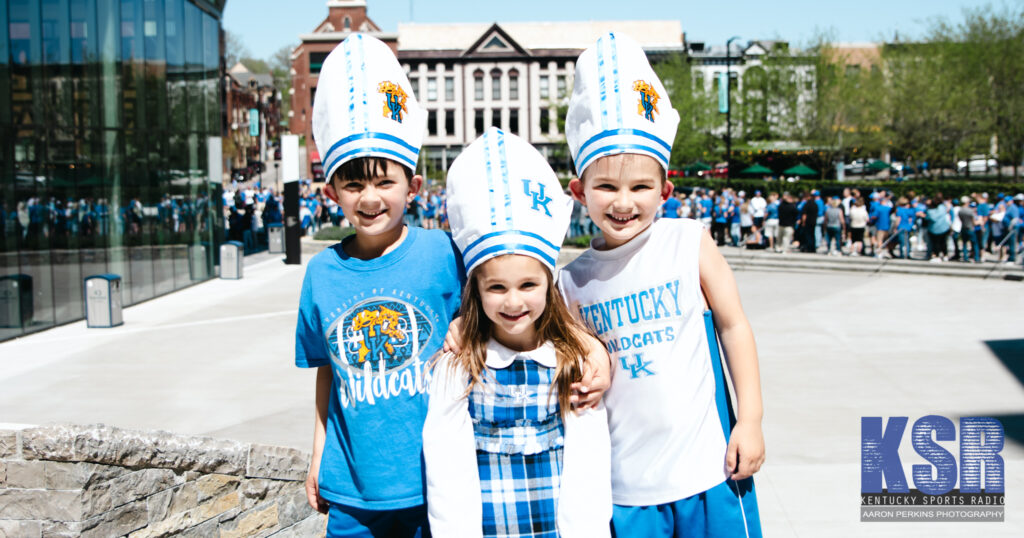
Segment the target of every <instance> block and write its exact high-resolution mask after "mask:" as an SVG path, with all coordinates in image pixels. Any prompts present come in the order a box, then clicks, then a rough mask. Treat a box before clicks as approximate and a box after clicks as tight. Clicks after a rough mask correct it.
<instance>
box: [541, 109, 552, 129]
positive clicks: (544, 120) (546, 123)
mask: <svg viewBox="0 0 1024 538" xmlns="http://www.w3.org/2000/svg"><path fill="white" fill-rule="evenodd" d="M550 130H551V118H550V117H549V116H548V109H546V108H542V109H540V134H542V135H546V134H548V131H550Z"/></svg>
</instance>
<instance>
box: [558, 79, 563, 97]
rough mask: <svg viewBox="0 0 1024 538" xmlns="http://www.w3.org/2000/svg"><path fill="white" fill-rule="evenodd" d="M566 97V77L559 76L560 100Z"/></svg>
mask: <svg viewBox="0 0 1024 538" xmlns="http://www.w3.org/2000/svg"><path fill="white" fill-rule="evenodd" d="M563 97H565V75H558V98H559V99H561V98H563Z"/></svg>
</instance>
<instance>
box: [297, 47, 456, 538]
mask: <svg viewBox="0 0 1024 538" xmlns="http://www.w3.org/2000/svg"><path fill="white" fill-rule="evenodd" d="M364 64H365V66H366V67H365V69H361V70H360V76H359V77H357V78H356V80H357V81H358V82H356V83H355V84H354V87H353V84H352V83H350V79H349V77H348V76H347V72H348V70H349V69H350V68H349V67H348V66H352V65H354V66H356V67H358V66H360V65H364ZM319 84H320V86H319V88H320V91H319V92H318V93H317V98H316V101H315V102H314V104H313V132H314V140H315V142H316V144H317V147H318V149H320V154H321V155H322V156H323V157H324V163H325V169H326V172H327V174H326V176H327V178H328V183H327V186H326V187H325V189H324V190H325V194H326V195H327V196H329V197H330V198H332V199H333V200H334V201H336V202H337V203H338V204H339V206H340V207H341V209H342V211H343V212H344V214H345V216H346V217H348V219H349V221H350V222H351V224H352V226H353V228H355V233H354V234H353V235H350V236H348V237H347V238H346V239H344V240H343V241H342V242H341V243H339V244H337V245H334V246H333V247H330V248H328V249H326V250H324V251H322V252H321V253H319V254H317V255H316V256H314V257H313V258H312V259H311V260H310V261H309V265H308V266H307V268H306V275H305V278H304V279H303V283H302V291H301V294H300V300H299V315H298V322H297V324H296V329H295V364H296V366H299V367H303V368H316V369H317V375H316V400H315V402H316V414H315V423H314V434H313V458H312V462H311V464H310V468H309V473H308V476H307V478H306V494H307V500H308V502H309V504H310V505H311V506H313V507H314V508H315V509H317V510H318V511H320V512H323V513H328V514H329V515H328V523H327V535H328V536H344V537H357V536H358V537H364V536H398V537H406V538H412V537H420V536H429V526H428V523H427V512H426V506H425V498H424V489H425V486H424V481H423V465H422V435H421V434H422V430H423V422H424V419H425V418H426V412H427V394H426V389H427V387H428V386H429V380H430V375H429V373H428V368H427V365H428V363H429V361H430V359H431V357H432V356H433V355H434V354H435V353H436V352H437V351H439V350H440V349H441V345H442V343H443V341H444V337H445V332H446V331H447V329H448V324H449V323H450V322H451V320H452V318H453V316H454V315H455V313H456V312H457V310H458V308H459V304H460V298H461V293H460V290H461V287H462V284H463V281H464V278H465V277H464V275H463V272H464V271H463V268H462V263H461V258H460V256H459V255H458V249H457V248H455V245H454V243H453V242H452V240H451V237H450V236H448V235H447V234H445V233H444V232H442V231H440V230H423V229H420V228H415V227H409V226H406V225H405V224H404V222H403V215H404V213H405V209H406V205H407V204H408V203H410V202H411V201H412V200H413V198H414V197H415V196H416V193H417V191H419V189H420V187H421V186H422V183H423V178H422V176H419V175H415V174H414V173H413V169H414V167H415V165H416V161H417V157H418V153H419V147H420V144H421V142H422V133H423V132H424V131H425V127H426V125H425V124H426V112H425V111H424V110H423V109H422V108H420V107H419V105H418V103H416V101H415V96H414V95H413V93H412V90H411V89H410V88H409V82H408V79H407V78H406V76H405V73H404V71H403V70H402V68H401V66H400V65H399V64H398V61H397V59H396V58H395V56H394V54H393V53H392V52H391V50H390V49H389V48H388V47H387V45H385V44H384V43H382V42H381V41H379V40H377V39H375V38H372V37H369V36H365V35H360V34H354V35H352V36H349V37H348V38H347V39H346V40H345V41H344V42H342V43H341V44H340V45H339V46H338V47H337V48H335V50H334V51H333V52H332V53H331V54H330V55H328V57H327V59H326V60H325V62H324V65H323V69H322V71H321V73H320V81H319ZM379 88H385V89H387V90H388V91H389V92H391V93H390V94H386V93H382V92H379V91H378V89H379ZM350 90H351V91H352V92H353V93H355V94H357V95H356V99H354V100H353V101H352V103H353V105H352V107H351V108H350V107H349V104H350V103H349V93H350ZM400 99H401V101H399V100H400ZM389 104H391V105H393V106H392V107H391V108H389V109H388V110H391V111H392V112H391V113H390V114H382V112H381V111H382V109H384V108H385V107H388V106H389ZM350 119H351V120H352V121H350ZM356 120H359V121H356ZM399 120H401V121H399ZM364 122H365V123H364ZM424 268H429V273H430V277H429V278H420V276H422V275H423V270H424Z"/></svg>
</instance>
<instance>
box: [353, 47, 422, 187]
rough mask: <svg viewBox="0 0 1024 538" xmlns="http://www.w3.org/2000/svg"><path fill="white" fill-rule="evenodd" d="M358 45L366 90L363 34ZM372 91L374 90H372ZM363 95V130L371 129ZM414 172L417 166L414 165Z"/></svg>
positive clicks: (368, 108)
mask: <svg viewBox="0 0 1024 538" xmlns="http://www.w3.org/2000/svg"><path fill="white" fill-rule="evenodd" d="M356 43H358V44H359V74H360V76H361V77H362V78H363V81H362V82H363V84H362V86H360V87H362V88H366V49H365V47H364V44H363V34H356ZM371 91H372V90H371ZM361 93H362V94H363V129H368V128H369V127H370V105H369V104H368V103H367V102H366V92H361ZM412 169H413V170H415V169H416V166H415V165H413V167H412Z"/></svg>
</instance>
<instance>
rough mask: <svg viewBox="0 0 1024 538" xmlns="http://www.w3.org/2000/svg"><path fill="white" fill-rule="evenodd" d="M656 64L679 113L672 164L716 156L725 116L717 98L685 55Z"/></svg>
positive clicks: (658, 72) (658, 73) (675, 165)
mask: <svg viewBox="0 0 1024 538" xmlns="http://www.w3.org/2000/svg"><path fill="white" fill-rule="evenodd" d="M653 67H654V71H655V73H657V75H658V78H660V79H661V82H662V84H664V86H665V91H666V92H668V98H669V100H670V101H671V102H672V108H675V109H676V111H677V112H678V113H679V128H678V129H677V130H676V139H675V143H674V144H673V146H672V157H671V161H670V165H671V166H672V167H674V168H681V167H683V166H685V165H687V164H690V163H693V162H695V161H711V160H715V159H717V158H718V157H719V155H720V154H721V152H722V149H721V148H720V147H719V146H720V138H719V137H718V136H716V135H715V134H714V132H715V130H716V129H718V128H719V127H721V126H722V125H723V124H724V123H725V118H724V117H723V116H721V115H720V114H719V113H718V108H717V101H716V99H715V98H713V97H712V95H711V92H708V91H707V90H705V84H704V80H703V78H701V77H699V76H694V74H693V71H692V70H691V69H690V64H689V62H688V61H687V58H686V57H685V56H684V55H683V54H670V55H667V56H665V57H663V58H661V59H660V60H659V61H657V62H656V63H655V64H654V66H653Z"/></svg>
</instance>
